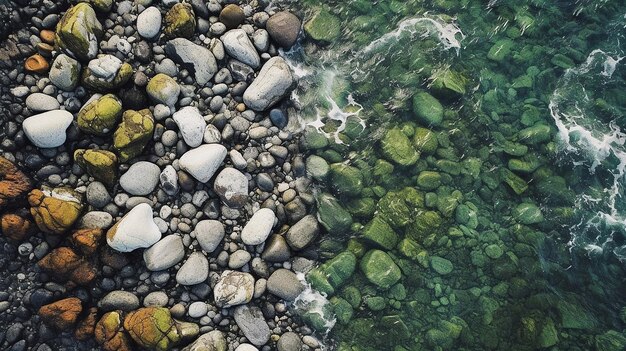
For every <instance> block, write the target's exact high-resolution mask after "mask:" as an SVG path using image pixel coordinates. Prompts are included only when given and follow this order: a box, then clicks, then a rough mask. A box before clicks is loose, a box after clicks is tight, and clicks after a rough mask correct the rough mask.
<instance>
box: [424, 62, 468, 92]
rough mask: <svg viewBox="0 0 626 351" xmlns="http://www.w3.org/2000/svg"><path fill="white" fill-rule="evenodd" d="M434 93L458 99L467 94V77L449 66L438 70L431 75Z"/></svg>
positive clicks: (431, 85)
mask: <svg viewBox="0 0 626 351" xmlns="http://www.w3.org/2000/svg"><path fill="white" fill-rule="evenodd" d="M430 81H431V83H430V89H431V90H432V91H433V94H435V95H437V96H440V97H443V98H445V99H457V98H460V97H461V96H463V95H465V92H466V88H465V87H466V86H467V83H468V81H469V80H468V79H467V77H465V76H464V75H462V74H461V73H459V72H456V71H453V70H451V69H449V68H444V69H440V70H437V71H436V72H435V73H433V75H432V76H431V77H430Z"/></svg>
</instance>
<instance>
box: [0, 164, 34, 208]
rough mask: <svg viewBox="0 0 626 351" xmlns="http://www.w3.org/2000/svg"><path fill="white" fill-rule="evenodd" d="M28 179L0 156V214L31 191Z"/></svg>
mask: <svg viewBox="0 0 626 351" xmlns="http://www.w3.org/2000/svg"><path fill="white" fill-rule="evenodd" d="M32 188H33V187H32V184H31V182H30V179H29V178H28V177H27V176H26V175H25V174H24V173H22V171H20V170H19V169H17V167H16V166H15V165H14V164H13V163H12V162H11V161H9V160H7V159H6V158H4V157H2V156H0V212H3V211H2V210H3V209H5V208H6V207H7V206H8V205H11V204H12V203H15V202H17V201H18V200H19V199H20V198H22V197H23V196H24V195H26V193H28V192H29V191H30V190H31V189H32Z"/></svg>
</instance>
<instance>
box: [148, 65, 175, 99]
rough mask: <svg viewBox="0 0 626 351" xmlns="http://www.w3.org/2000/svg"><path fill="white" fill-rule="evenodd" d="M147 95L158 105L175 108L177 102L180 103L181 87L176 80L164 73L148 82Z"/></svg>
mask: <svg viewBox="0 0 626 351" xmlns="http://www.w3.org/2000/svg"><path fill="white" fill-rule="evenodd" d="M146 93H147V94H148V96H149V97H150V99H152V101H154V102H156V103H158V104H164V105H167V106H174V105H175V104H176V101H178V94H180V85H178V83H176V81H175V80H174V78H172V77H170V76H168V75H166V74H163V73H158V74H157V75H155V76H154V77H152V78H151V79H150V81H149V82H148V85H147V86H146Z"/></svg>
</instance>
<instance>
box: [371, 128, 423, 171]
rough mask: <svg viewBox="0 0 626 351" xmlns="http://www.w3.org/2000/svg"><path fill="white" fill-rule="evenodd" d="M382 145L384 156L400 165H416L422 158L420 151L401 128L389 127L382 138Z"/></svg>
mask: <svg viewBox="0 0 626 351" xmlns="http://www.w3.org/2000/svg"><path fill="white" fill-rule="evenodd" d="M380 146H381V152H382V154H383V156H385V158H386V159H388V160H389V161H391V162H393V163H396V164H398V165H400V166H411V165H414V164H415V163H416V162H417V160H419V158H420V153H419V152H418V151H417V150H415V148H414V147H413V144H412V143H411V141H410V140H409V138H408V137H407V136H406V134H404V133H403V132H402V130H401V129H400V128H391V129H389V130H388V131H387V132H386V133H385V135H384V136H383V138H382V139H381V141H380Z"/></svg>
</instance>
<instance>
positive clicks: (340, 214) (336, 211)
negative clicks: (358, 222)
mask: <svg viewBox="0 0 626 351" xmlns="http://www.w3.org/2000/svg"><path fill="white" fill-rule="evenodd" d="M317 218H318V220H319V222H320V223H321V224H322V226H324V228H326V230H328V232H330V233H333V234H346V233H347V232H348V231H349V230H350V226H351V225H352V216H351V215H350V212H348V211H347V210H346V209H345V208H344V207H343V206H342V205H341V204H340V203H339V201H338V200H337V199H336V198H335V197H333V196H332V195H330V194H321V195H320V196H318V197H317Z"/></svg>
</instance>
